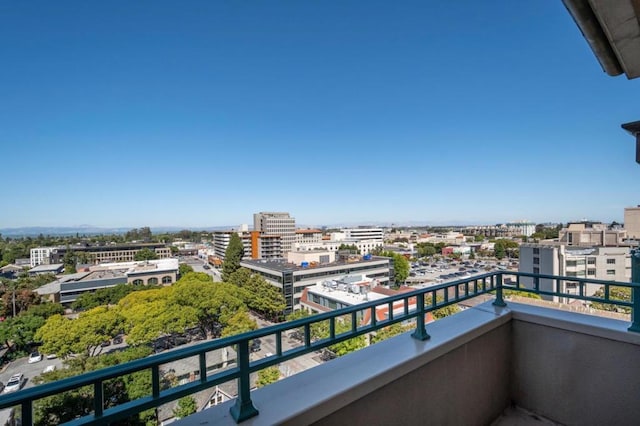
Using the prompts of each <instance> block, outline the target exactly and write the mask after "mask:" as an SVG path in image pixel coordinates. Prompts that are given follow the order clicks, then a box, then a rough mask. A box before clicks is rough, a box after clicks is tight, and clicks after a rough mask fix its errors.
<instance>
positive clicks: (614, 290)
mask: <svg viewBox="0 0 640 426" xmlns="http://www.w3.org/2000/svg"><path fill="white" fill-rule="evenodd" d="M593 297H602V298H604V287H600V288H599V289H598V290H597V291H596V292H595V293H594V294H593ZM609 298H610V299H612V300H621V301H626V302H630V301H631V289H630V288H629V287H619V286H610V287H609ZM591 307H592V308H593V309H600V310H602V311H610V312H624V313H627V314H628V313H630V312H631V308H629V307H626V306H617V305H613V304H611V303H602V302H591Z"/></svg>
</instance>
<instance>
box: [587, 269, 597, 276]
mask: <svg viewBox="0 0 640 426" xmlns="http://www.w3.org/2000/svg"><path fill="white" fill-rule="evenodd" d="M595 274H596V270H595V269H593V268H589V269H587V275H595Z"/></svg>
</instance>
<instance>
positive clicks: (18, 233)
mask: <svg viewBox="0 0 640 426" xmlns="http://www.w3.org/2000/svg"><path fill="white" fill-rule="evenodd" d="M134 228H136V227H135V226H131V227H126V228H102V227H98V226H91V225H82V226H26V227H21V228H0V234H2V236H3V237H31V236H37V235H40V234H42V235H76V234H79V235H100V234H102V235H109V234H124V233H126V232H127V231H130V230H132V229H134ZM150 228H151V232H153V233H154V234H162V233H164V232H178V231H182V230H184V229H188V230H191V231H219V230H226V229H232V228H237V226H205V227H189V226H159V227H150Z"/></svg>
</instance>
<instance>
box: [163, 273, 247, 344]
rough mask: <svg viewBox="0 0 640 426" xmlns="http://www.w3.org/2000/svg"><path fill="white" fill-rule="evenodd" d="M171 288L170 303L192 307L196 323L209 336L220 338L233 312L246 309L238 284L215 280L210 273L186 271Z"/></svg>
mask: <svg viewBox="0 0 640 426" xmlns="http://www.w3.org/2000/svg"><path fill="white" fill-rule="evenodd" d="M202 275H204V277H203V276H202ZM171 288H172V292H171V297H170V300H169V303H170V304H171V305H173V306H176V307H178V308H185V309H193V310H194V314H195V318H196V321H197V325H198V326H199V327H200V329H201V330H202V332H203V333H204V334H206V335H207V336H209V337H218V336H219V335H220V333H221V331H222V329H223V328H225V327H226V326H227V325H228V323H229V321H230V319H231V318H232V317H233V315H235V314H236V313H237V312H240V311H246V310H247V307H246V305H245V303H244V301H243V295H242V293H241V290H240V289H239V288H238V287H236V286H235V285H233V284H229V283H224V282H221V283H214V282H213V281H212V280H211V277H210V276H209V275H207V274H197V273H191V274H187V275H185V276H184V277H183V278H181V279H180V280H179V281H178V282H177V283H176V284H174V285H173V287H171Z"/></svg>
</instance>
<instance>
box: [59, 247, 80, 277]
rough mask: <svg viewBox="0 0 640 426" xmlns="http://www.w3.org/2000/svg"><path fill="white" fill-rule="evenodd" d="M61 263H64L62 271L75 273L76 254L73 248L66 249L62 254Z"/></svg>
mask: <svg viewBox="0 0 640 426" xmlns="http://www.w3.org/2000/svg"><path fill="white" fill-rule="evenodd" d="M62 263H63V264H64V273H65V274H75V273H76V272H77V271H76V255H75V253H74V252H73V250H69V249H67V252H66V253H65V254H64V257H63V258H62Z"/></svg>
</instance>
